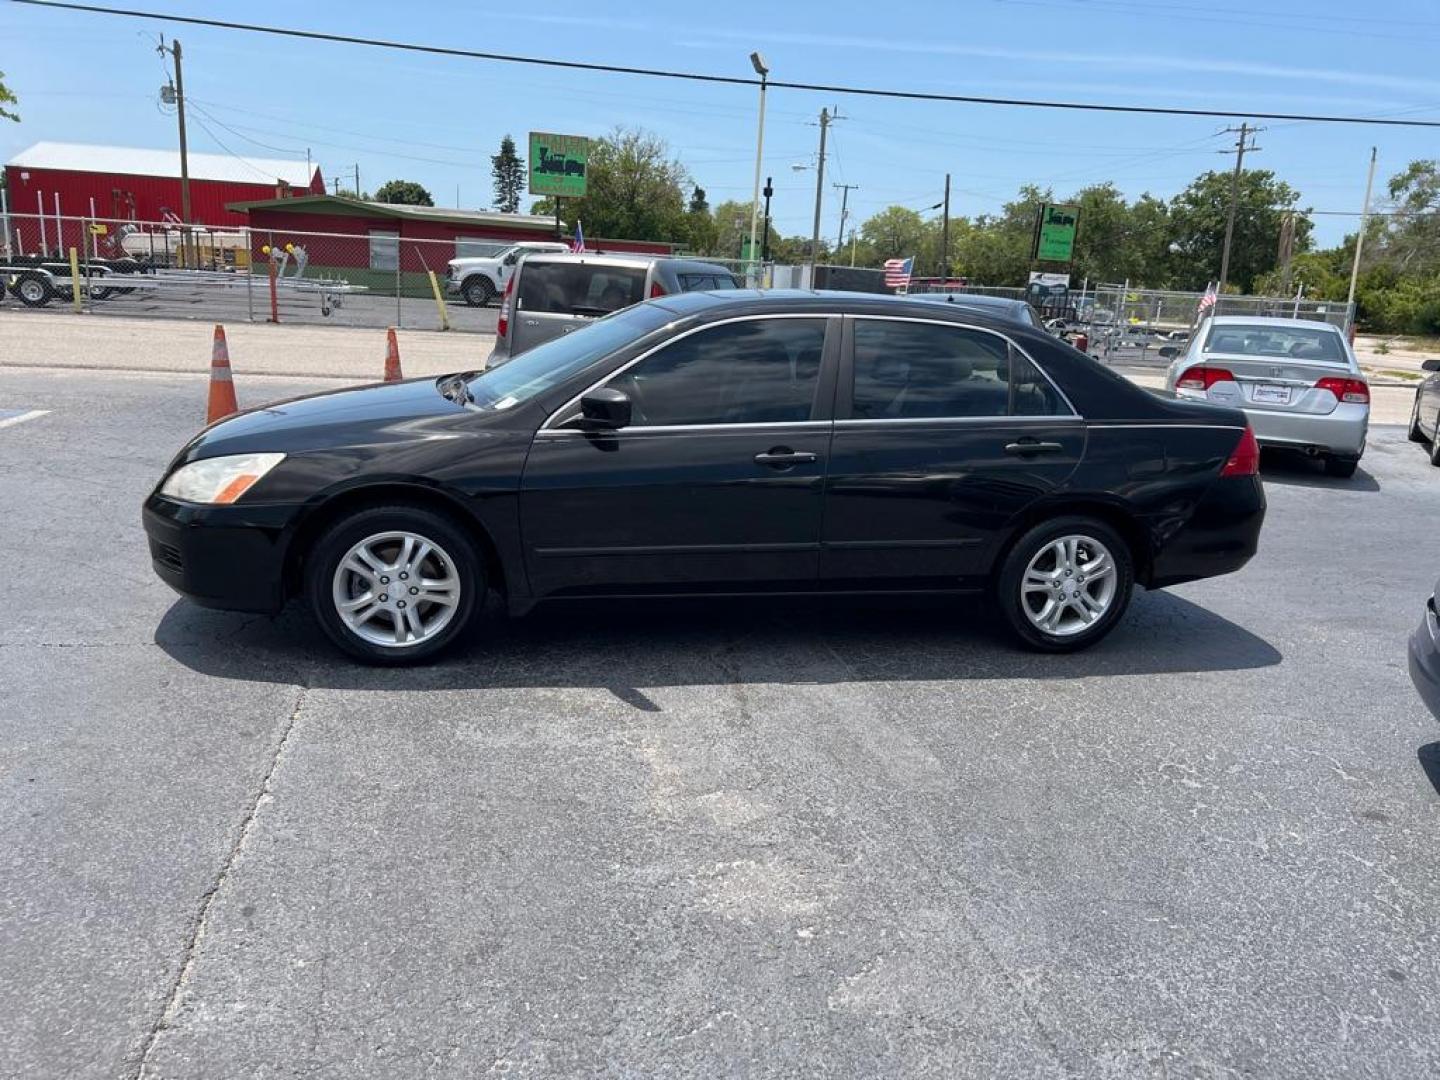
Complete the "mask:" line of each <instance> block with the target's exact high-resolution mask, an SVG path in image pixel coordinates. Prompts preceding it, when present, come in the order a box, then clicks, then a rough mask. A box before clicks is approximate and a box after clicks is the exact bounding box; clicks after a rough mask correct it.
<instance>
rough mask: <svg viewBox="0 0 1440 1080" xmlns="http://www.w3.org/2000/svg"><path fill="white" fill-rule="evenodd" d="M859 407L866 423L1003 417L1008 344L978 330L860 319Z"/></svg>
mask: <svg viewBox="0 0 1440 1080" xmlns="http://www.w3.org/2000/svg"><path fill="white" fill-rule="evenodd" d="M854 337H855V408H854V414H855V416H856V417H860V418H863V419H867V420H888V419H901V418H907V417H929V416H1004V415H1006V414H1007V413H1008V412H1009V398H1010V384H1009V378H1008V364H1007V363H1006V353H1007V346H1006V343H1005V341H1004V340H1003V339H1002V338H998V337H996V336H995V335H994V334H986V333H983V332H981V331H978V330H967V329H965V328H964V327H958V326H940V325H937V324H935V323H909V322H889V321H880V320H875V321H870V320H864V319H862V320H858V321H857V322H856V323H855V335H854Z"/></svg>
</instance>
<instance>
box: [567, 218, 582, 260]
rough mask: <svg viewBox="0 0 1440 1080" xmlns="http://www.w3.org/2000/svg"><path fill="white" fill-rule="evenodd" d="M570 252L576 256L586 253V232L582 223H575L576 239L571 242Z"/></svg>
mask: <svg viewBox="0 0 1440 1080" xmlns="http://www.w3.org/2000/svg"><path fill="white" fill-rule="evenodd" d="M570 250H571V251H573V252H574V253H575V254H576V255H583V254H584V253H585V230H584V229H582V228H581V227H580V222H579V221H578V220H577V221H576V222H575V239H574V240H572V241H570Z"/></svg>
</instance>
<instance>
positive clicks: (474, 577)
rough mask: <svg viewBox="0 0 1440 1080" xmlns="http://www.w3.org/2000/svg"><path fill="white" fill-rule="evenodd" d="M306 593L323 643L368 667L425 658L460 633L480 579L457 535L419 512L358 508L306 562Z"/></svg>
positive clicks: (477, 564)
mask: <svg viewBox="0 0 1440 1080" xmlns="http://www.w3.org/2000/svg"><path fill="white" fill-rule="evenodd" d="M305 587H306V594H307V596H308V597H309V600H310V606H311V608H312V610H313V611H314V612H315V616H316V618H317V619H318V620H319V621H320V625H321V627H322V628H324V630H325V633H326V634H327V635H328V636H329V638H330V640H331V641H333V642H335V644H336V645H338V646H339V647H340V648H342V649H344V650H345V651H346V652H347V653H349V654H350V655H351V656H354V657H356V658H358V659H360V660H364V661H365V662H366V663H371V664H387V665H396V664H413V663H417V662H419V661H422V660H427V659H430V658H431V657H433V656H435V655H436V654H437V653H439V652H440V651H441V650H443V649H445V648H446V647H447V646H448V645H450V644H451V643H452V642H454V640H455V639H456V638H457V637H458V636H459V635H460V634H461V633H462V632H463V631H464V629H465V627H466V625H467V624H468V623H469V622H470V619H471V616H472V615H473V614H474V613H475V610H476V608H477V607H478V606H479V604H480V601H481V598H482V597H483V595H484V591H485V573H484V568H483V565H482V563H481V560H480V557H479V555H478V554H477V552H476V549H475V544H474V542H473V541H472V540H471V539H470V537H469V536H467V535H466V533H465V531H464V529H463V528H462V527H461V526H460V525H459V524H457V523H456V522H454V521H453V520H451V519H450V518H448V517H445V516H444V515H442V514H438V513H435V512H434V511H432V510H427V509H424V508H421V507H418V506H417V507H410V506H382V507H374V508H370V509H365V510H359V511H356V512H355V513H352V514H349V515H347V516H346V517H344V518H341V519H340V520H339V521H337V522H335V524H334V525H332V526H331V527H330V528H329V529H328V530H326V532H325V534H324V535H323V536H321V537H320V539H319V540H318V541H317V542H316V543H315V546H314V547H313V548H312V549H311V552H310V556H309V558H308V559H307V561H306V579H305Z"/></svg>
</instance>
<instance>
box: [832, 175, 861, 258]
mask: <svg viewBox="0 0 1440 1080" xmlns="http://www.w3.org/2000/svg"><path fill="white" fill-rule="evenodd" d="M830 186H831V187H833V188H839V189H840V230H839V231H838V232H837V233H836V234H835V250H836V251H839V250H840V249H841V248H843V247H844V246H845V218H846V216H847V215H848V214H849V213H850V209H849V207H850V192H852V191H858V190H859V188H860V185H859V184H831V185H830Z"/></svg>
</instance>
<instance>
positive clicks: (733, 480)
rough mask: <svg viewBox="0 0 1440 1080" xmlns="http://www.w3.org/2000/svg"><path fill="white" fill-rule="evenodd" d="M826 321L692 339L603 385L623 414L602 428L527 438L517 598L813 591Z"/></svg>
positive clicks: (796, 320) (757, 320) (554, 425)
mask: <svg viewBox="0 0 1440 1080" xmlns="http://www.w3.org/2000/svg"><path fill="white" fill-rule="evenodd" d="M839 325H840V323H839V319H838V318H827V317H824V316H819V317H817V316H802V317H791V316H782V315H771V316H760V317H750V318H739V319H732V320H728V321H726V322H723V323H717V324H712V325H709V326H705V327H701V328H698V329H695V330H692V331H689V332H687V333H685V334H682V335H680V336H679V337H676V338H673V339H671V340H670V341H668V342H666V343H665V344H663V345H661V346H658V347H657V348H655V349H652V350H651V351H649V352H647V353H645V354H643V355H642V356H640V357H638V358H637V359H636V360H634V361H632V362H630V363H629V364H627V365H626V366H625V367H624V368H622V369H621V370H620V371H618V372H616V373H615V374H613V375H612V376H610V377H609V378H607V379H606V380H604V383H603V385H605V386H607V387H610V388H613V389H617V390H621V391H623V392H624V393H625V394H626V395H627V396H628V397H629V398H630V401H631V407H632V422H631V424H630V425H629V426H627V427H624V428H621V429H619V430H614V431H605V432H586V431H581V430H578V429H577V428H576V427H575V426H573V425H574V423H575V421H576V420H577V419H578V417H579V412H580V410H579V405H578V398H577V399H576V400H575V401H572V402H571V403H570V404H569V405H567V406H566V407H564V408H562V409H560V410H559V411H558V412H557V413H556V414H555V415H554V416H552V417H551V418H550V420H549V421H547V423H546V424H545V425H544V426H542V428H541V430H540V431H539V432H538V433H537V434H536V437H535V440H534V443H533V445H532V446H531V449H530V453H529V456H528V458H527V460H526V463H525V470H524V475H523V478H522V481H521V492H520V512H521V530H522V534H523V537H524V544H525V558H526V566H527V570H528V573H529V578H530V584H531V589H532V591H533V592H534V593H535V594H536V595H537V596H544V595H552V594H555V593H565V592H572V593H573V592H580V593H584V592H592V593H594V592H650V591H655V592H667V591H668V592H707V591H745V590H748V589H750V588H758V589H773V590H784V589H791V588H812V587H813V586H814V583H815V578H816V574H817V572H818V568H819V547H820V516H821V507H822V502H823V498H824V478H825V469H826V464H827V462H828V460H829V451H830V435H831V419H830V418H831V410H832V405H833V398H834V379H835V374H834V372H835V366H836V360H837V354H838V351H839V333H840V331H839Z"/></svg>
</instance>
